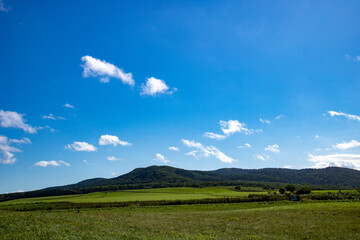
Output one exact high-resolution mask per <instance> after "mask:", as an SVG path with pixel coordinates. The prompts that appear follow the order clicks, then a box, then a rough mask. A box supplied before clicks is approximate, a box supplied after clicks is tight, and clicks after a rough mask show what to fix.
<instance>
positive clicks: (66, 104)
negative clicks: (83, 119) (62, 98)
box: [63, 103, 75, 108]
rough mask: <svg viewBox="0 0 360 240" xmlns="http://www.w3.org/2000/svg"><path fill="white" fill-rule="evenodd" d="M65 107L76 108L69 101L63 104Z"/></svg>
mask: <svg viewBox="0 0 360 240" xmlns="http://www.w3.org/2000/svg"><path fill="white" fill-rule="evenodd" d="M63 107H66V108H75V107H74V106H73V105H71V104H69V103H65V104H64V105H63Z"/></svg>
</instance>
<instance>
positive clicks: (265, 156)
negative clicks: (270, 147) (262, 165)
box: [254, 153, 271, 161]
mask: <svg viewBox="0 0 360 240" xmlns="http://www.w3.org/2000/svg"><path fill="white" fill-rule="evenodd" d="M254 156H255V158H256V159H258V160H261V161H267V160H270V159H271V158H270V156H269V155H266V154H264V153H262V154H256V155H254Z"/></svg>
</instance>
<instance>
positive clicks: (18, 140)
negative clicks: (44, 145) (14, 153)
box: [9, 137, 31, 144]
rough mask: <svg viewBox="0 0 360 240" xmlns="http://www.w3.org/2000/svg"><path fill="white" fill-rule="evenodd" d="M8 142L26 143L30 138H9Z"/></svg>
mask: <svg viewBox="0 0 360 240" xmlns="http://www.w3.org/2000/svg"><path fill="white" fill-rule="evenodd" d="M9 143H24V144H28V143H31V141H30V139H28V138H26V137H23V138H22V139H9Z"/></svg>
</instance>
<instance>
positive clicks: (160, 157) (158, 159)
mask: <svg viewBox="0 0 360 240" xmlns="http://www.w3.org/2000/svg"><path fill="white" fill-rule="evenodd" d="M154 160H155V161H158V162H162V163H168V162H170V161H169V160H167V159H165V157H164V156H163V155H161V154H160V153H157V154H155V158H154Z"/></svg>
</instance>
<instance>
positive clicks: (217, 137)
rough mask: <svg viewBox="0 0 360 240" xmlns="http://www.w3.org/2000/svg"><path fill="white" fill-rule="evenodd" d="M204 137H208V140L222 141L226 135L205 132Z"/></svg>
mask: <svg viewBox="0 0 360 240" xmlns="http://www.w3.org/2000/svg"><path fill="white" fill-rule="evenodd" d="M204 137H208V138H211V139H215V140H223V139H225V138H226V137H227V136H226V135H221V134H216V133H212V132H206V133H204Z"/></svg>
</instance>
